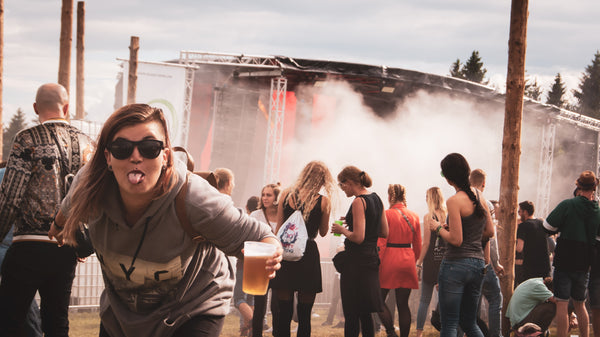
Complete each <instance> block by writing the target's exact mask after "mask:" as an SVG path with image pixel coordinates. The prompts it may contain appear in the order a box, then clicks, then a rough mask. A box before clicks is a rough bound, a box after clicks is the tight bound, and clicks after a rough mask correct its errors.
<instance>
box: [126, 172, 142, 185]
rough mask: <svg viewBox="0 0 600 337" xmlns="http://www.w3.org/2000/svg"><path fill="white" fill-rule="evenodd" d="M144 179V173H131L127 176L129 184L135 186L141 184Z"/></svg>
mask: <svg viewBox="0 0 600 337" xmlns="http://www.w3.org/2000/svg"><path fill="white" fill-rule="evenodd" d="M143 177H144V174H143V173H142V172H130V173H129V174H128V175H127V178H128V179H129V182H130V183H132V184H134V185H136V184H139V183H140V182H141V181H142V179H143Z"/></svg>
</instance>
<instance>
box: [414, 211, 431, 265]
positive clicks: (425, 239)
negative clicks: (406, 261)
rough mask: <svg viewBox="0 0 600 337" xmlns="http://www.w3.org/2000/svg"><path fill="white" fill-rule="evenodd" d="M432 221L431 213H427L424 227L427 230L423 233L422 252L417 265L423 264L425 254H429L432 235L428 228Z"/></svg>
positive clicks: (424, 218)
mask: <svg viewBox="0 0 600 337" xmlns="http://www.w3.org/2000/svg"><path fill="white" fill-rule="evenodd" d="M431 221H433V218H432V217H431V214H426V215H425V216H424V217H423V228H424V229H425V230H424V233H423V244H422V245H421V254H419V257H418V258H417V265H423V260H424V259H425V255H427V250H428V249H429V241H430V238H431V235H429V232H428V231H427V230H426V229H427V228H429V227H430V226H431Z"/></svg>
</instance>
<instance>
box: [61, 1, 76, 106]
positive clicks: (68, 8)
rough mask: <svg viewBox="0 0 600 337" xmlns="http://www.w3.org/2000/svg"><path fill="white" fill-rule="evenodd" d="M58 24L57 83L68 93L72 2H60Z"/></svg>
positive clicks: (71, 38)
mask: <svg viewBox="0 0 600 337" xmlns="http://www.w3.org/2000/svg"><path fill="white" fill-rule="evenodd" d="M60 22H61V24H60V59H59V63H58V83H59V84H61V85H62V86H63V87H65V89H67V93H68V92H70V89H69V87H70V76H71V42H72V40H73V0H62V12H61V16H60ZM67 118H68V116H67Z"/></svg>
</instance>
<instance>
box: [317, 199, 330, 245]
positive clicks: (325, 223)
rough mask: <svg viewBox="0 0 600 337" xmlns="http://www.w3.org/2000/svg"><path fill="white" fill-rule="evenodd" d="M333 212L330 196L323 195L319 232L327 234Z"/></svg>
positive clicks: (322, 234) (323, 234)
mask: <svg viewBox="0 0 600 337" xmlns="http://www.w3.org/2000/svg"><path fill="white" fill-rule="evenodd" d="M330 212H331V207H330V202H329V198H327V197H326V196H322V197H321V214H322V215H321V223H320V224H319V234H320V235H321V236H325V235H326V234H327V232H328V231H329V214H330Z"/></svg>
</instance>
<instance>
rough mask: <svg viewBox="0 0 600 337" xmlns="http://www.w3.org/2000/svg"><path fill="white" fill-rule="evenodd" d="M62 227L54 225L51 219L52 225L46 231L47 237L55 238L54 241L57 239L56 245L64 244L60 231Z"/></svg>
mask: <svg viewBox="0 0 600 337" xmlns="http://www.w3.org/2000/svg"><path fill="white" fill-rule="evenodd" d="M62 230H63V229H62V228H58V226H57V225H56V223H55V222H54V221H53V222H52V225H51V226H50V230H49V231H48V238H50V239H56V241H58V246H59V247H60V246H62V245H63V244H64V242H63V233H62Z"/></svg>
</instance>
